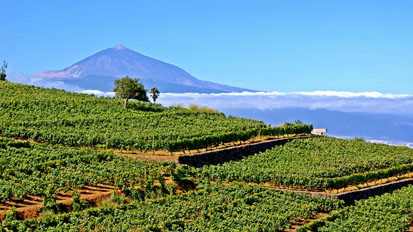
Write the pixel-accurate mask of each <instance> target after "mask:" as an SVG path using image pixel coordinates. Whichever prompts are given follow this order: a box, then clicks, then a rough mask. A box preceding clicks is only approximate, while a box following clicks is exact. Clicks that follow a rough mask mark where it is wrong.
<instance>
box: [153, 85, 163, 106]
mask: <svg viewBox="0 0 413 232" xmlns="http://www.w3.org/2000/svg"><path fill="white" fill-rule="evenodd" d="M160 94H161V93H160V92H159V90H158V89H157V88H156V87H153V88H152V89H151V98H152V100H153V103H156V99H158V97H159V95H160Z"/></svg>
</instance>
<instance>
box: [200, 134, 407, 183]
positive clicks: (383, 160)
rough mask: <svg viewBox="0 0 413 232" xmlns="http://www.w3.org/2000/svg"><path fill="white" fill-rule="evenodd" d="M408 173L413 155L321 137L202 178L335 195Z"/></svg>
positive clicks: (212, 169)
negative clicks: (325, 191)
mask: <svg viewBox="0 0 413 232" xmlns="http://www.w3.org/2000/svg"><path fill="white" fill-rule="evenodd" d="M409 171H413V149H410V148H407V147H396V146H387V145H383V144H372V143H366V142H363V141H358V140H344V139H337V138H332V137H321V138H310V139H303V140H294V141H291V142H289V143H287V144H286V145H284V146H277V147H274V148H273V149H271V150H268V151H266V152H263V153H260V154H256V155H253V156H249V157H247V158H244V159H243V160H241V161H231V162H228V163H225V164H222V165H213V166H208V167H204V168H202V169H200V171H199V172H200V175H201V176H203V177H209V178H211V179H216V180H226V181H235V180H237V181H247V182H256V183H264V182H269V183H272V184H275V185H281V186H295V187H301V188H308V189H337V188H343V187H346V186H348V185H355V184H360V183H365V182H367V181H371V180H376V179H381V178H387V177H390V176H394V175H397V174H404V173H406V172H409Z"/></svg>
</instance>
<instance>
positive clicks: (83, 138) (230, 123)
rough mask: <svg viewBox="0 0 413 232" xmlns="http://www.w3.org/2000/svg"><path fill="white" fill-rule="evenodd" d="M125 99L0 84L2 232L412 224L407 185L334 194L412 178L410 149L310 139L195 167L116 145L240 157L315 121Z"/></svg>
mask: <svg viewBox="0 0 413 232" xmlns="http://www.w3.org/2000/svg"><path fill="white" fill-rule="evenodd" d="M122 104H123V102H122V100H120V99H115V98H104V97H99V98H98V97H95V96H92V95H86V94H77V93H70V92H65V91H62V90H56V89H44V88H38V87H34V86H26V85H19V84H13V83H9V82H1V83H0V220H1V222H0V231H413V213H412V212H413V200H412V196H413V186H411V185H410V186H409V187H405V188H403V189H400V190H396V191H394V192H393V193H387V194H384V195H381V196H376V197H370V198H368V199H366V200H359V201H356V203H355V205H349V203H348V202H350V201H342V200H337V199H334V197H335V196H334V194H330V193H331V192H334V191H335V190H337V191H336V193H338V189H340V188H346V187H347V186H352V187H355V188H364V187H365V186H364V187H363V186H362V187H360V186H361V185H367V186H368V184H369V183H370V182H374V181H377V180H382V179H384V178H388V179H392V178H394V179H398V178H410V179H405V180H403V181H408V182H406V183H407V184H408V183H411V182H410V181H411V180H412V178H411V174H412V173H413V149H409V148H407V147H398V146H387V145H381V144H372V143H367V142H364V141H360V140H344V139H337V138H332V137H326V136H319V137H313V136H308V137H310V138H305V139H304V138H303V137H301V138H303V139H295V138H296V137H295V138H288V139H284V140H283V141H284V142H283V143H277V144H278V146H275V145H274V144H275V143H274V142H276V141H275V140H274V139H272V140H268V141H264V143H267V142H271V143H274V144H271V146H268V147H272V146H275V147H273V148H271V149H269V150H266V151H265V152H261V153H257V150H254V151H253V152H251V154H247V155H245V157H244V156H239V157H240V158H239V159H240V160H238V161H229V162H226V161H227V160H231V159H225V160H224V161H223V162H221V163H222V164H219V165H209V166H203V167H200V168H196V167H198V166H196V165H194V166H195V167H192V166H187V165H182V164H179V163H178V162H177V163H175V162H155V161H143V160H139V159H136V158H135V157H136V156H133V154H135V153H132V152H131V153H127V152H126V153H124V154H126V155H123V154H122V152H119V150H121V151H122V150H124V151H125V150H127V151H143V152H146V151H149V152H150V154H144V155H146V156H151V157H154V155H153V153H152V152H154V151H166V155H164V157H174V156H170V155H168V153H172V152H176V151H183V153H185V150H199V149H202V148H211V147H215V148H217V147H218V146H221V147H223V144H225V143H230V144H231V145H230V146H231V147H229V148H226V149H221V151H225V152H223V153H222V154H220V155H222V156H225V155H226V154H230V152H232V153H234V154H235V155H238V153H241V154H245V153H246V150H247V146H250V145H251V146H255V145H257V144H259V143H250V144H243V145H240V146H233V145H237V143H238V144H239V142H242V141H247V140H250V139H251V138H263V140H264V138H268V137H270V138H273V137H274V136H283V135H291V134H309V133H310V132H311V130H312V125H306V124H301V123H295V124H288V123H287V124H284V125H282V126H279V127H272V126H270V125H265V124H264V123H263V122H261V121H256V120H250V119H244V118H238V117H231V116H225V115H224V114H222V113H217V112H205V111H199V110H190V109H186V108H183V107H163V106H161V105H156V104H150V103H142V102H138V101H131V102H130V103H129V107H128V109H124V108H123V105H122ZM195 108H196V107H195ZM290 140H291V141H290ZM287 141H289V142H287ZM281 144H283V145H281ZM225 145H226V144H225ZM268 147H267V145H266V147H264V148H262V149H261V150H265V149H267V148H268ZM235 148H237V149H238V150H235ZM229 150H230V152H229ZM218 151H219V149H217V150H214V151H208V152H203V153H199V154H196V155H200V154H202V155H203V156H202V157H203V158H204V157H205V158H206V159H209V158H211V156H209V157H208V155H209V154H211V153H214V152H215V153H217V152H218ZM232 153H231V154H232ZM129 154H132V155H131V156H128V155H129ZM173 155H175V156H176V154H173ZM196 155H195V154H191V155H187V156H180V157H181V158H182V157H183V158H193V157H195V156H196ZM248 155H249V156H248ZM242 157H244V158H242ZM226 158H228V157H226ZM211 159H212V158H211ZM196 162H198V161H196ZM200 166H201V165H200ZM389 184H392V183H389ZM407 184H406V185H407ZM393 186H394V185H393ZM373 187H378V188H381V187H383V186H380V185H379V186H373ZM398 188H400V186H399V187H398ZM331 190H334V191H331ZM359 190H363V189H359ZM312 191H313V192H312ZM380 191H382V190H380ZM386 191H387V190H386ZM320 192H322V193H320ZM383 192H384V191H382V192H380V193H379V194H382V193H383ZM303 193H306V194H308V193H310V194H313V195H317V196H310V195H306V194H303ZM364 193H365V192H363V194H364ZM327 195H328V196H329V197H331V198H327V197H320V196H327ZM340 199H344V198H340ZM358 199H360V198H358ZM353 203H354V202H352V203H351V204H353ZM28 208H31V211H30V213H27V212H28V210H26V209H28ZM24 212H26V213H27V214H26V216H25V215H24ZM33 212H34V213H33ZM27 218H31V219H27ZM23 219H26V220H23Z"/></svg>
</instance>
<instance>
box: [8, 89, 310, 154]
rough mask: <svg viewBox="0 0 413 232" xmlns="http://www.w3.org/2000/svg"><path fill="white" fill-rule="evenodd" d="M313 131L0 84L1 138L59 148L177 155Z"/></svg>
mask: <svg viewBox="0 0 413 232" xmlns="http://www.w3.org/2000/svg"><path fill="white" fill-rule="evenodd" d="M311 129H312V127H311V125H291V126H287V127H280V128H273V127H268V126H266V125H265V124H264V123H263V122H261V121H256V120H250V119H244V118H238V117H226V116H225V115H224V114H222V113H209V112H198V111H191V110H188V109H183V108H180V107H172V108H165V107H161V106H159V105H153V104H149V103H148V104H146V103H142V102H138V101H133V102H131V103H130V105H129V109H128V110H125V109H123V108H122V101H121V100H120V99H113V98H97V97H94V96H91V95H85V94H75V93H68V92H65V91H62V90H55V89H53V90H50V89H43V88H38V87H33V86H25V85H19V84H13V83H8V82H3V83H1V84H0V135H3V136H7V137H15V138H23V139H32V140H36V141H42V142H47V143H53V144H65V145H69V146H89V147H101V148H119V149H127V150H141V151H149V150H168V151H171V152H172V151H183V150H187V149H199V148H205V147H209V146H217V145H219V144H222V143H226V142H233V141H245V140H248V139H250V138H252V137H256V136H257V135H282V134H298V133H309V132H310V131H311Z"/></svg>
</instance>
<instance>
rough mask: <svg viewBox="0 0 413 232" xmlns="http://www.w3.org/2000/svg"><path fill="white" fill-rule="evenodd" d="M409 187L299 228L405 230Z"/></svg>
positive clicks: (410, 212) (411, 209)
mask: <svg viewBox="0 0 413 232" xmlns="http://www.w3.org/2000/svg"><path fill="white" fill-rule="evenodd" d="M412 196H413V186H409V187H405V188H403V189H400V190H397V191H394V192H393V193H387V194H384V195H382V196H377V197H374V198H370V199H367V200H362V201H359V202H357V203H356V205H355V206H352V207H346V208H344V209H342V210H339V211H337V212H335V213H333V214H331V215H330V216H329V217H327V218H325V219H321V220H318V221H314V222H313V223H310V224H308V225H306V226H304V227H303V228H302V231H307V230H310V231H320V232H326V231H395V232H396V231H400V232H403V231H408V230H409V225H410V224H411V222H412V219H413V198H412Z"/></svg>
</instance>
